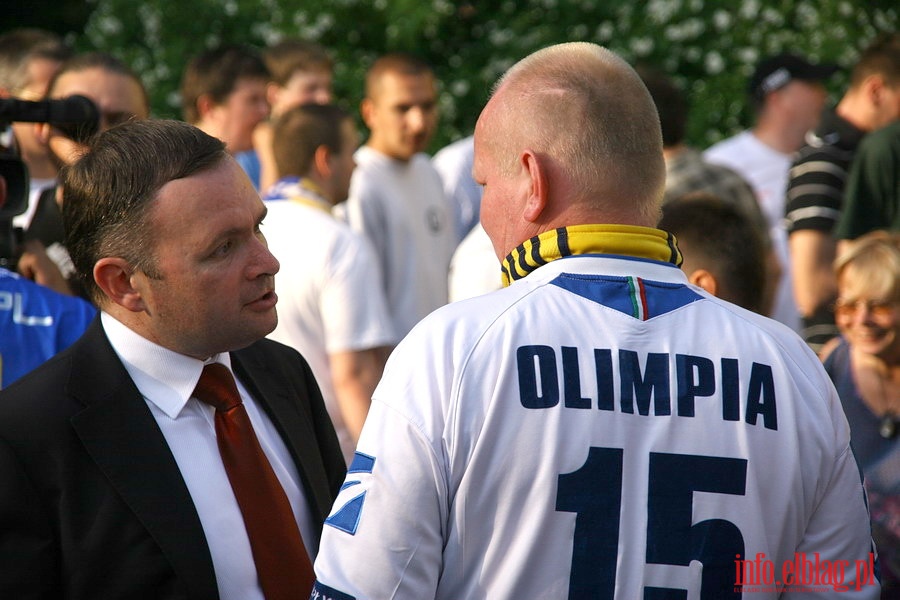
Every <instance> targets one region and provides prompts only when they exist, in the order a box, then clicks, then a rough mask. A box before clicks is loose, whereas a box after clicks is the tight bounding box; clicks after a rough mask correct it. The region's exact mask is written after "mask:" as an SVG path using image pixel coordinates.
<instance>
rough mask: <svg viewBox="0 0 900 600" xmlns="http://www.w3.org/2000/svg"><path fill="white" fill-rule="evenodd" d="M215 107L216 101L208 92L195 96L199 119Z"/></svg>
mask: <svg viewBox="0 0 900 600" xmlns="http://www.w3.org/2000/svg"><path fill="white" fill-rule="evenodd" d="M215 107H216V103H215V102H214V101H213V98H212V96H210V95H209V94H200V95H199V96H198V97H197V116H198V118H199V119H204V118H205V117H206V115H208V114H209V113H210V111H211V110H212V109H214V108H215Z"/></svg>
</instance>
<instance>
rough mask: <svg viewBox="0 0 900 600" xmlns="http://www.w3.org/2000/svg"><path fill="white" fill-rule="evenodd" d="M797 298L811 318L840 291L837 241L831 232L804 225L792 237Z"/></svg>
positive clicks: (801, 308)
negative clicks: (836, 257)
mask: <svg viewBox="0 0 900 600" xmlns="http://www.w3.org/2000/svg"><path fill="white" fill-rule="evenodd" d="M788 244H789V247H790V257H791V276H792V278H793V283H794V299H795V301H796V303H797V308H798V309H799V310H800V314H801V315H802V316H803V317H805V318H809V317H811V316H813V315H814V314H816V312H817V311H819V310H821V309H822V308H823V307H826V306H827V305H828V304H829V303H830V302H832V301H833V300H834V298H835V296H836V295H837V281H836V280H835V276H834V268H833V267H832V264H833V263H834V257H835V252H836V250H837V243H836V242H835V239H834V238H833V237H832V236H831V234H830V233H827V232H824V231H818V230H815V229H801V230H798V231H794V232H793V233H791V235H790V237H789V238H788Z"/></svg>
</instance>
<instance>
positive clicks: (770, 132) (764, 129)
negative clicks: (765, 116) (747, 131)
mask: <svg viewBox="0 0 900 600" xmlns="http://www.w3.org/2000/svg"><path fill="white" fill-rule="evenodd" d="M752 133H753V136H754V137H755V138H756V139H758V140H759V141H760V142H762V143H763V144H765V145H766V146H768V147H769V148H771V149H772V150H775V151H776V152H781V153H782V154H792V153H794V152H796V151H797V150H799V149H800V147H801V146H802V145H803V135H804V134H805V132H802V133H799V134H798V132H796V131H794V130H793V128H792V127H791V126H790V125H787V126H781V125H780V124H777V123H774V122H772V121H760V122H759V123H758V124H757V125H756V127H754V128H753V131H752Z"/></svg>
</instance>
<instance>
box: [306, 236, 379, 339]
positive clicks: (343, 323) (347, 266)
mask: <svg viewBox="0 0 900 600" xmlns="http://www.w3.org/2000/svg"><path fill="white" fill-rule="evenodd" d="M330 268H331V271H330V274H329V277H328V278H327V280H326V281H325V282H324V284H323V289H322V302H321V307H322V308H321V310H322V321H323V323H324V327H325V347H326V350H327V351H328V352H329V353H333V352H347V351H357V350H367V349H369V348H377V347H380V346H388V345H391V344H393V343H395V342H396V336H395V335H394V332H393V324H392V322H391V317H390V314H389V312H388V309H387V301H386V300H385V297H384V291H383V289H382V285H381V278H380V269H379V267H378V262H377V260H376V259H375V254H374V252H373V251H372V248H371V246H370V245H369V242H368V240H366V239H365V238H364V237H362V235H360V234H357V233H355V232H354V233H352V234H351V233H350V232H348V235H347V236H345V238H344V239H343V243H342V247H341V251H340V252H339V253H338V254H337V256H336V257H335V260H334V262H333V263H332V264H331V265H330Z"/></svg>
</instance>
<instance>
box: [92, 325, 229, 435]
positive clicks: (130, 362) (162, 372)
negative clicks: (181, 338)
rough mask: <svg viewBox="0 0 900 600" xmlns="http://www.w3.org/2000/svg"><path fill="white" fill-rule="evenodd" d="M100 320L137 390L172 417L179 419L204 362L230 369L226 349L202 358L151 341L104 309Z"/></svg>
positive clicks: (198, 378)
mask: <svg viewBox="0 0 900 600" xmlns="http://www.w3.org/2000/svg"><path fill="white" fill-rule="evenodd" d="M100 321H101V323H102V325H103V330H104V331H105V332H106V337H107V338H108V339H109V343H110V344H111V345H112V347H113V350H114V351H115V352H116V354H117V355H118V356H119V359H120V360H121V361H122V364H123V365H124V366H125V370H126V371H128V375H130V376H131V379H132V381H134V384H135V386H136V387H137V389H138V391H140V393H141V395H142V396H143V397H144V398H145V399H146V400H147V401H148V402H152V403H153V404H155V405H156V406H157V407H158V408H159V409H160V410H161V411H162V412H164V413H165V414H166V415H168V416H169V418H172V419H177V418H178V415H179V414H181V411H182V410H183V409H184V406H185V405H186V404H187V401H188V400H189V399H190V398H191V396H192V394H193V392H194V388H195V387H196V386H197V382H198V381H199V380H200V373H201V372H202V371H203V367H204V365H207V364H210V363H214V362H218V363H222V364H223V365H225V366H226V367H228V369H229V370H231V356H230V355H229V354H228V353H227V352H223V353H220V354H216V355H215V356H212V357H210V358H208V359H207V360H205V361H202V360H198V359H196V358H192V357H190V356H185V355H184V354H179V353H178V352H175V351H173V350H169V349H168V348H164V347H162V346H160V345H159V344H156V343H154V342H151V341H150V340H148V339H147V338H145V337H143V336H142V335H140V334H138V333H137V332H135V331H133V330H131V329H129V328H128V327H127V326H125V325H124V324H123V323H121V322H120V321H118V320H116V318H115V317H113V316H112V315H110V314H109V313H106V312H101V313H100Z"/></svg>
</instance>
